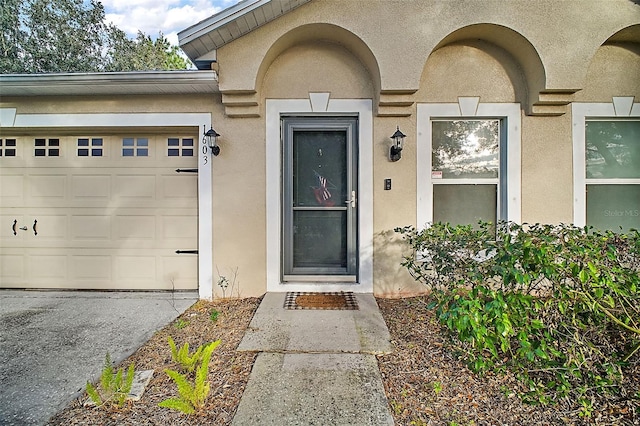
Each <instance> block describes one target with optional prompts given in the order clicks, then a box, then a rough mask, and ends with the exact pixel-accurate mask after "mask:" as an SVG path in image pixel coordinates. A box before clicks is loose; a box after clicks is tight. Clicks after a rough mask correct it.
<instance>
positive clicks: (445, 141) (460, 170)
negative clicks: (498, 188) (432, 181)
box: [431, 120, 500, 179]
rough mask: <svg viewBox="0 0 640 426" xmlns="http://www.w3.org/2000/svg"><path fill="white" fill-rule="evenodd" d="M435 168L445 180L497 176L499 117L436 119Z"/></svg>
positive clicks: (432, 157) (433, 157) (498, 165)
mask: <svg viewBox="0 0 640 426" xmlns="http://www.w3.org/2000/svg"><path fill="white" fill-rule="evenodd" d="M432 130H433V152H432V155H431V160H432V169H431V170H432V171H433V172H441V173H442V178H443V179H478V178H496V177H498V169H499V168H500V155H499V146H500V120H450V121H433V122H432Z"/></svg>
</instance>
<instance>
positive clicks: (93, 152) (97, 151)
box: [91, 148, 102, 157]
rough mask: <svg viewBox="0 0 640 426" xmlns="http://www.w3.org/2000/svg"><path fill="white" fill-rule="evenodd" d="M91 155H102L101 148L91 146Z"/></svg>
mask: <svg viewBox="0 0 640 426" xmlns="http://www.w3.org/2000/svg"><path fill="white" fill-rule="evenodd" d="M91 155H92V156H93V157H102V148H92V149H91Z"/></svg>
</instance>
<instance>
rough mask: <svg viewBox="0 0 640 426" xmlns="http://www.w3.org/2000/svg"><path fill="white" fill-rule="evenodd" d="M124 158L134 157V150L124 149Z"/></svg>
mask: <svg viewBox="0 0 640 426" xmlns="http://www.w3.org/2000/svg"><path fill="white" fill-rule="evenodd" d="M122 156H123V157H133V148H122Z"/></svg>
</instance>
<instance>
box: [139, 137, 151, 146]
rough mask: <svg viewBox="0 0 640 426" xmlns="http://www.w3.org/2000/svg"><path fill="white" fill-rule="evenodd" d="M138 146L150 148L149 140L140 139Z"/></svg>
mask: <svg viewBox="0 0 640 426" xmlns="http://www.w3.org/2000/svg"><path fill="white" fill-rule="evenodd" d="M138 146H149V139H147V138H140V139H138Z"/></svg>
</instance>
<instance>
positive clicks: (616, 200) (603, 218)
mask: <svg viewBox="0 0 640 426" xmlns="http://www.w3.org/2000/svg"><path fill="white" fill-rule="evenodd" d="M587 225H591V226H593V227H594V228H596V229H599V230H606V229H610V230H612V231H620V230H621V228H622V231H623V232H627V231H629V229H631V228H634V229H640V185H587Z"/></svg>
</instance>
